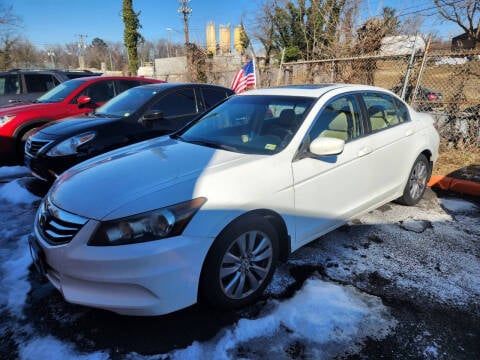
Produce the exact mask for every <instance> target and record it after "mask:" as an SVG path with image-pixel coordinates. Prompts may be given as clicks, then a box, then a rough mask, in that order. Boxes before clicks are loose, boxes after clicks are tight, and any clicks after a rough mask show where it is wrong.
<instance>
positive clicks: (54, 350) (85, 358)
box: [18, 336, 109, 360]
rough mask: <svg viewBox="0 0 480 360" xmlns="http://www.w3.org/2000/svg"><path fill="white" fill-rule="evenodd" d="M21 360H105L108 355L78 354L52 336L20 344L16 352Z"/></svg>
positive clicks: (98, 353) (96, 353)
mask: <svg viewBox="0 0 480 360" xmlns="http://www.w3.org/2000/svg"><path fill="white" fill-rule="evenodd" d="M18 352H19V354H20V359H22V360H37V359H49V360H64V359H76V360H104V359H105V360H106V359H109V355H108V354H107V353H104V352H101V351H99V352H95V353H91V354H80V353H78V352H76V351H75V349H74V348H73V346H72V345H70V344H68V343H64V342H61V341H60V340H57V339H55V338H54V337H52V336H46V337H42V338H40V337H39V338H35V339H33V340H31V341H30V342H28V343H25V344H22V345H21V346H20V347H19V350H18Z"/></svg>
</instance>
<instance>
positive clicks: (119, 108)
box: [95, 87, 158, 117]
mask: <svg viewBox="0 0 480 360" xmlns="http://www.w3.org/2000/svg"><path fill="white" fill-rule="evenodd" d="M157 92H158V90H157V89H154V88H151V87H136V88H132V89H129V90H127V91H124V92H122V93H121V94H119V95H118V96H116V97H114V98H113V99H111V100H110V101H108V102H107V103H105V104H103V106H101V107H99V108H98V109H97V111H96V112H95V115H96V116H97V115H105V116H118V117H125V116H129V115H131V114H133V113H134V112H135V111H137V110H138V109H139V108H140V107H141V106H142V105H143V104H145V103H146V102H147V101H149V100H150V99H151V98H152V97H153V96H155V94H156V93H157Z"/></svg>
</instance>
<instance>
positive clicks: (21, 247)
mask: <svg viewBox="0 0 480 360" xmlns="http://www.w3.org/2000/svg"><path fill="white" fill-rule="evenodd" d="M2 235H3V234H2ZM2 245H3V241H2ZM0 261H1V267H0V268H1V274H2V282H1V283H0V306H1V307H3V306H7V308H8V309H9V311H10V313H11V314H13V315H15V316H17V317H21V315H22V308H23V305H24V304H25V299H26V298H27V293H28V292H29V291H30V283H29V282H28V279H27V278H28V268H29V266H30V264H31V263H32V258H31V257H30V250H29V247H28V240H27V236H23V237H22V238H20V239H18V244H17V246H16V248H15V249H13V251H8V252H7V251H3V249H2V252H1V253H0Z"/></svg>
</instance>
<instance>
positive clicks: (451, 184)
mask: <svg viewBox="0 0 480 360" xmlns="http://www.w3.org/2000/svg"><path fill="white" fill-rule="evenodd" d="M428 186H436V187H439V188H440V189H442V190H451V191H455V192H458V193H462V194H468V195H474V196H480V183H478V182H475V181H469V180H463V179H456V178H453V177H450V176H442V175H432V177H431V178H430V181H429V182H428Z"/></svg>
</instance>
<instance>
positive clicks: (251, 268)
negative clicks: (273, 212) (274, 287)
mask: <svg viewBox="0 0 480 360" xmlns="http://www.w3.org/2000/svg"><path fill="white" fill-rule="evenodd" d="M277 259H278V236H277V233H276V231H275V229H274V228H273V226H272V225H271V224H270V223H269V222H268V221H266V220H264V219H262V218H257V217H253V216H248V217H244V218H241V219H239V220H237V221H235V222H234V223H232V224H231V225H229V226H228V227H227V228H226V229H225V230H224V231H223V232H222V233H221V234H220V236H219V237H218V238H217V239H216V240H215V242H214V244H213V246H212V248H211V249H210V252H209V254H208V256H207V259H206V260H205V265H204V269H203V273H202V278H201V282H200V292H201V297H202V299H203V300H205V301H206V302H207V303H209V304H210V305H213V306H218V307H222V308H237V307H241V306H245V305H247V304H250V303H252V302H254V301H255V300H256V299H258V297H260V295H261V294H262V292H263V290H264V289H265V287H266V286H267V285H268V283H269V282H270V280H271V278H272V275H273V272H274V271H275V266H276V262H277Z"/></svg>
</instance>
